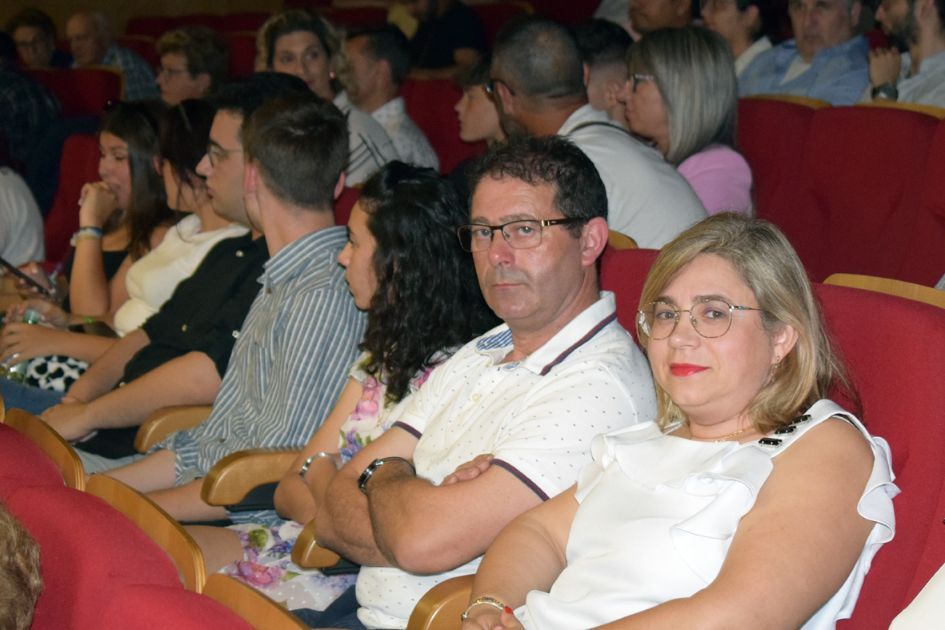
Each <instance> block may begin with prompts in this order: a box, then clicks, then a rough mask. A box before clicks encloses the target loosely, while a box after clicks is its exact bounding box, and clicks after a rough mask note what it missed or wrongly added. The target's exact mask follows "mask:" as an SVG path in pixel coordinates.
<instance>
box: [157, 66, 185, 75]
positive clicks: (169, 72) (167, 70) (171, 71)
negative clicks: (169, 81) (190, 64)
mask: <svg viewBox="0 0 945 630" xmlns="http://www.w3.org/2000/svg"><path fill="white" fill-rule="evenodd" d="M189 72H190V70H188V69H187V68H168V67H167V66H158V68H157V73H158V75H162V74H166V75H167V76H169V77H174V76H177V75H178V74H188V73H189Z"/></svg>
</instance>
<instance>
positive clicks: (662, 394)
mask: <svg viewBox="0 0 945 630" xmlns="http://www.w3.org/2000/svg"><path fill="white" fill-rule="evenodd" d="M701 254H714V255H716V256H719V257H720V258H723V259H724V260H726V261H728V263H729V264H731V265H732V267H734V268H735V271H737V272H738V274H739V276H741V279H742V280H743V281H744V282H745V284H746V285H748V288H750V289H751V291H752V293H754V295H755V299H756V300H757V302H758V307H759V308H761V309H763V311H764V313H762V322H763V325H764V327H765V330H766V331H768V333H769V334H773V333H774V332H776V331H777V330H779V329H780V328H781V327H783V326H791V327H792V328H793V329H794V330H795V331H797V335H798V337H797V343H796V344H795V345H794V348H793V349H792V350H791V351H790V352H789V353H788V354H787V356H785V357H783V358H782V359H781V362H780V364H779V365H778V366H777V367H775V368H773V369H772V372H771V375H770V377H769V379H768V380H767V382H766V384H765V386H764V387H763V388H762V389H761V390H760V391H759V392H758V393H757V394H756V395H755V397H754V399H753V400H752V401H751V403H750V404H749V407H748V416H749V418H751V421H752V423H753V424H754V426H755V428H756V429H757V430H758V431H759V432H761V433H768V432H770V431H771V430H772V429H775V428H777V427H779V426H783V425H785V424H789V423H790V422H791V421H792V420H793V419H794V417H795V416H796V415H797V414H798V413H800V412H801V411H803V410H804V409H806V408H807V407H808V406H809V405H811V404H812V403H814V402H815V401H817V400H819V399H820V398H823V397H825V396H826V394H827V390H828V389H829V388H830V386H831V384H835V383H836V384H839V385H841V386H843V387H845V388H846V390H847V391H850V387H849V384H848V381H847V379H846V376H845V373H844V368H843V364H842V363H841V361H840V359H839V358H838V357H837V356H836V354H835V353H834V351H833V348H832V347H831V343H830V340H829V338H828V336H827V333H826V330H825V328H824V323H823V319H822V317H821V314H820V310H819V308H818V306H817V302H816V300H815V298H814V294H813V291H812V290H811V286H810V282H809V281H808V279H807V272H806V271H805V270H804V266H803V265H802V264H801V261H800V259H798V257H797V254H796V253H795V252H794V248H792V247H791V244H790V243H789V242H788V240H787V238H785V236H784V234H782V233H781V231H780V230H779V229H778V228H776V227H775V226H774V225H772V224H771V223H768V222H767V221H763V220H761V219H751V218H748V217H745V216H742V215H738V214H733V213H723V214H717V215H715V216H713V217H710V218H708V219H706V220H704V221H702V222H701V223H697V224H696V225H694V226H693V227H691V228H689V229H688V230H686V231H685V232H683V233H682V234H680V235H679V236H678V237H676V239H675V240H673V241H672V242H671V243H669V244H668V245H666V246H665V247H664V248H663V250H662V251H661V252H660V255H659V256H658V257H657V259H656V261H655V262H654V263H653V267H652V269H651V270H650V273H649V275H648V276H647V279H646V283H645V284H644V286H643V294H642V295H641V297H640V304H641V305H644V304H649V303H650V302H652V301H654V300H655V299H656V298H657V297H658V296H659V295H660V294H661V293H662V292H663V291H664V290H665V288H666V286H667V285H668V284H669V283H670V282H672V280H673V278H675V277H676V275H677V274H678V273H679V272H680V271H681V270H682V269H683V267H685V266H686V265H688V264H690V263H691V262H693V260H694V259H695V258H696V257H698V256H699V255H701ZM637 334H638V337H639V339H640V342H641V344H642V345H643V347H644V349H646V347H647V346H648V344H649V339H648V337H647V336H646V334H645V333H644V332H643V330H642V327H641V325H640V320H639V319H638V321H637ZM656 390H657V404H658V409H657V421H658V422H659V423H660V425H662V426H666V425H668V424H670V423H672V422H675V421H677V420H683V421H685V420H687V418H686V414H685V413H684V412H683V411H682V409H680V408H679V407H678V406H677V405H676V404H675V403H674V402H673V401H672V400H671V399H670V397H669V395H668V394H667V393H666V391H665V390H663V389H662V388H661V387H660V386H659V383H657V386H656Z"/></svg>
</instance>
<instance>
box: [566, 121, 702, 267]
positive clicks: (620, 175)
mask: <svg viewBox="0 0 945 630" xmlns="http://www.w3.org/2000/svg"><path fill="white" fill-rule="evenodd" d="M558 135H559V136H564V137H566V138H569V139H570V140H571V141H573V142H574V144H576V145H577V146H578V147H579V148H580V149H581V150H582V151H584V153H586V154H587V157H589V158H590V159H591V162H593V163H594V166H596V167H597V172H598V173H600V178H601V179H602V180H603V181H604V188H606V189H607V205H608V208H607V222H608V223H609V224H610V229H612V230H616V231H617V232H622V233H623V234H626V235H627V236H631V237H633V239H634V240H635V241H636V242H637V245H639V246H640V247H649V248H653V249H659V248H661V247H662V246H663V245H665V244H666V243H668V242H669V241H671V240H673V239H674V238H675V237H676V236H677V235H678V234H679V233H680V232H682V231H683V230H685V229H686V228H688V227H689V226H690V225H692V224H694V223H697V222H699V221H701V220H702V219H704V218H705V217H706V212H705V209H704V208H703V207H702V203H701V202H700V201H699V198H698V197H696V195H695V193H694V192H693V191H692V188H690V187H689V184H688V183H686V180H685V179H683V177H682V176H681V175H680V174H679V173H677V172H676V169H675V168H673V166H672V165H671V164H669V163H668V162H667V161H666V160H664V159H663V156H662V155H660V153H659V152H658V151H657V150H656V149H653V148H650V147H648V146H646V145H645V144H643V143H642V142H640V141H638V140H636V139H635V138H633V137H632V136H631V135H630V134H629V133H628V132H627V131H626V130H624V129H622V128H620V127H616V126H615V125H614V124H613V123H610V122H608V119H607V114H606V113H605V112H601V111H598V110H596V109H594V108H593V107H591V106H590V105H584V106H583V107H581V108H579V109H577V110H576V111H575V112H574V113H573V114H571V115H570V116H569V117H568V119H567V120H566V121H564V124H563V125H562V126H561V129H559V130H558Z"/></svg>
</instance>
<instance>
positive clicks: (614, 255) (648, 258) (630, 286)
mask: <svg viewBox="0 0 945 630" xmlns="http://www.w3.org/2000/svg"><path fill="white" fill-rule="evenodd" d="M659 253H660V252H659V250H658V249H613V248H611V247H608V248H607V249H605V250H604V255H603V257H602V259H601V267H600V286H601V289H603V290H604V291H613V293H614V297H615V298H616V300H617V319H618V320H619V321H620V324H621V325H622V326H623V327H624V328H626V329H627V330H628V331H629V332H630V333H631V334H632V335H633V336H634V339H635V338H636V319H637V309H639V307H640V293H641V292H642V291H643V283H644V282H645V281H646V276H647V274H648V273H649V272H650V267H651V266H653V261H654V260H656V257H657V256H658V255H659Z"/></svg>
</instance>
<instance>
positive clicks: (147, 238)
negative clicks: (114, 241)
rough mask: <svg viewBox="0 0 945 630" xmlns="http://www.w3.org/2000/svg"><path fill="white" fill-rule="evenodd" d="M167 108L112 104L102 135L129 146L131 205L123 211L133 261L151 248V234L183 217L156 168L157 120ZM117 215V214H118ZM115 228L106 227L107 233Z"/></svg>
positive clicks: (155, 104) (141, 103)
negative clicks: (172, 206) (174, 208)
mask: <svg viewBox="0 0 945 630" xmlns="http://www.w3.org/2000/svg"><path fill="white" fill-rule="evenodd" d="M163 109H164V106H163V104H161V103H160V101H133V102H129V101H119V102H115V103H110V104H109V105H108V110H107V112H106V114H105V117H104V118H103V119H102V124H101V125H100V126H99V129H98V131H99V134H102V133H105V132H107V133H110V134H112V135H113V136H116V137H118V138H120V139H121V140H122V141H124V142H125V143H126V144H127V145H128V162H129V167H130V169H131V202H130V204H129V205H130V207H129V208H122V209H121V210H122V211H123V212H122V216H121V220H122V221H124V222H125V224H126V225H127V226H128V234H129V243H128V254H129V255H130V256H131V258H132V260H137V259H138V258H141V257H142V256H144V255H145V254H146V253H148V251H149V250H150V249H151V232H152V231H154V229H155V228H157V227H158V226H160V225H166V224H169V223H173V222H176V221H178V220H179V219H180V217H181V216H182V215H179V214H178V213H176V212H173V211H172V210H171V209H170V208H168V207H167V203H166V200H165V199H164V181H163V180H162V179H161V176H160V175H159V174H158V172H157V170H156V169H155V168H154V158H155V157H156V156H157V155H158V120H159V118H160V116H161V112H162V110H163ZM116 215H117V213H116ZM115 227H117V226H116V225H108V226H106V230H105V231H106V232H107V231H109V229H113V228H115Z"/></svg>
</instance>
